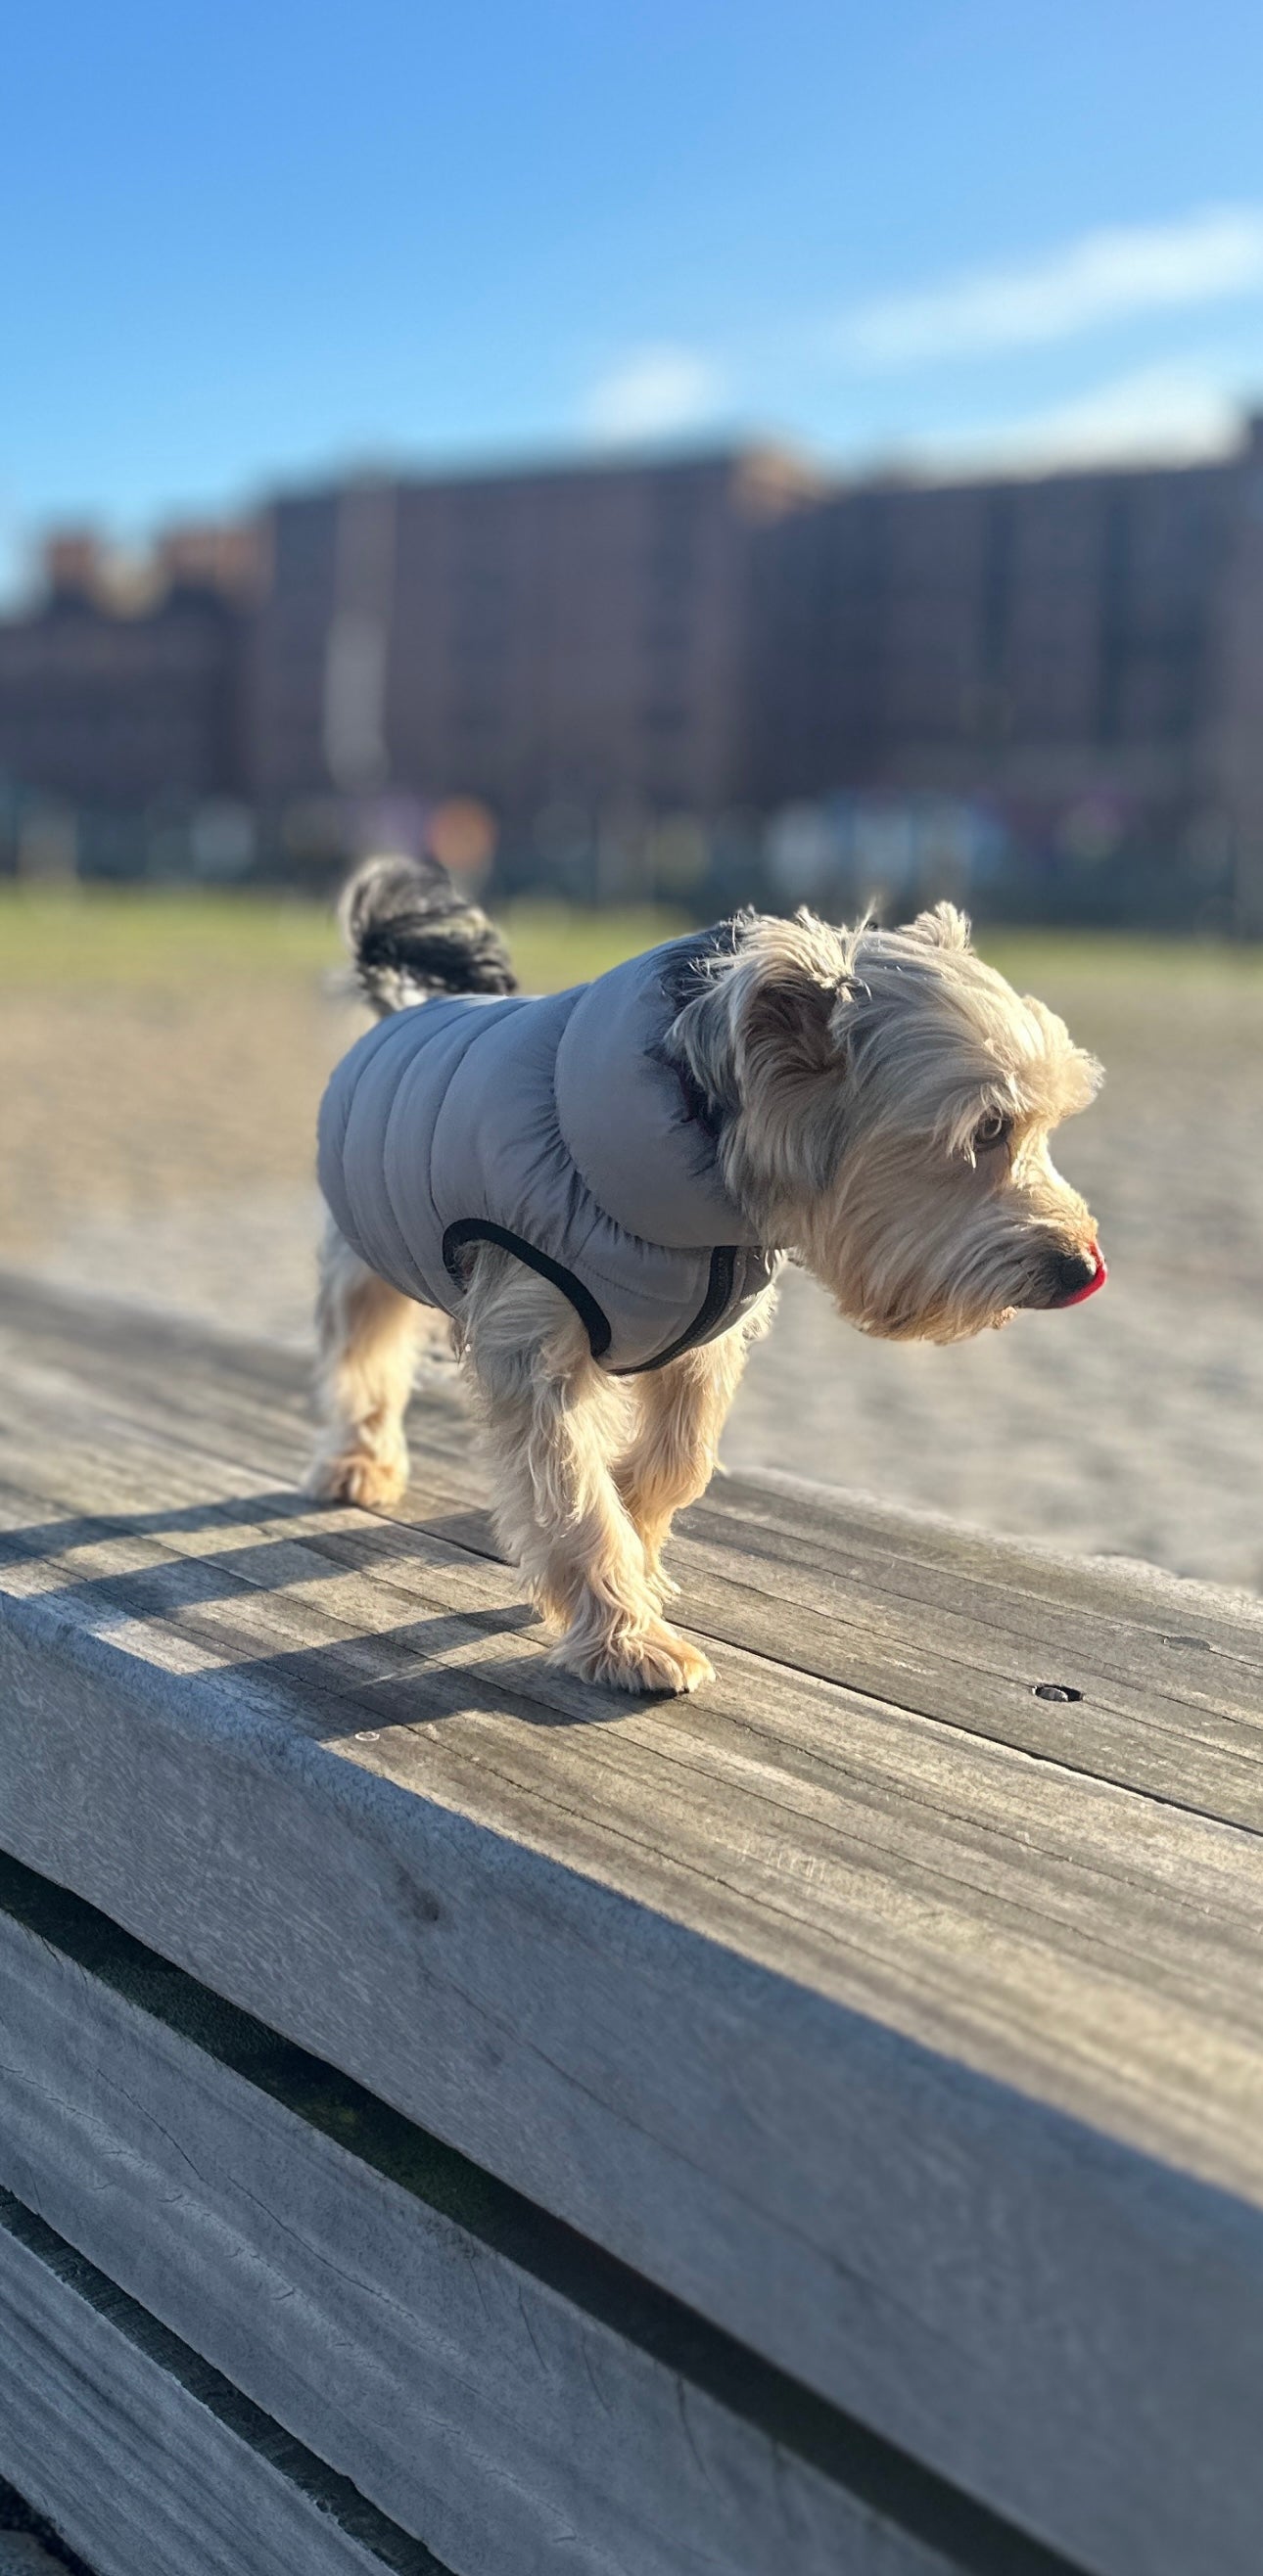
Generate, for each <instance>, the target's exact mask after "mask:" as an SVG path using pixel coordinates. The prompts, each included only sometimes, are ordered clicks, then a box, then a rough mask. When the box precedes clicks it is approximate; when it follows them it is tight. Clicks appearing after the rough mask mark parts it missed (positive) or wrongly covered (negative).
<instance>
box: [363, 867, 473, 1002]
mask: <svg viewBox="0 0 1263 2576" xmlns="http://www.w3.org/2000/svg"><path fill="white" fill-rule="evenodd" d="M338 919H339V921H340V923H341V925H342V934H343V937H344V938H345V940H346V943H347V946H348V948H349V949H350V951H351V955H352V958H353V959H354V961H355V972H356V975H357V976H358V978H359V982H360V985H361V987H362V989H363V992H364V995H365V998H366V1000H367V1001H368V1002H369V1003H371V1005H372V1008H373V1009H374V1010H375V1011H376V1012H377V1014H378V1016H379V1018H385V1016H386V1013H387V1012H388V1011H403V1010H407V1009H408V1008H409V1007H410V1006H411V1005H412V1004H413V1003H415V1002H424V1001H425V1000H426V999H427V998H428V996H429V995H430V994H432V993H516V991H517V989H518V982H517V977H516V975H515V974H514V972H513V968H512V966H511V965H510V963H509V954H508V950H507V949H506V947H505V945H504V942H503V940H502V939H501V937H500V934H499V932H498V930H497V929H496V928H495V925H494V923H493V922H490V921H488V919H487V916H486V913H485V912H482V911H480V910H479V907H478V905H477V904H476V903H467V902H466V900H465V897H464V896H463V895H461V894H458V893H457V890H456V888H455V886H454V885H453V883H452V880H451V878H450V877H449V875H448V873H447V870H446V868H442V867H440V866H439V863H438V861H437V859H363V860H361V862H360V865H359V866H358V867H357V868H356V869H355V871H354V873H353V875H351V876H350V877H349V878H348V880H347V882H346V884H345V886H344V887H343V889H342V899H341V902H340V903H339V905H338Z"/></svg>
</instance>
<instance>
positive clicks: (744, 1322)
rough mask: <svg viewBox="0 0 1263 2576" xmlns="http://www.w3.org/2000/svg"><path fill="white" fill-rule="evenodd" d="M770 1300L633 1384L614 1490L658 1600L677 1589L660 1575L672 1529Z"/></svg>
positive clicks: (772, 1294) (704, 1476)
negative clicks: (633, 1408) (633, 1419)
mask: <svg viewBox="0 0 1263 2576" xmlns="http://www.w3.org/2000/svg"><path fill="white" fill-rule="evenodd" d="M776 1294H777V1292H776V1289H775V1288H774V1287H772V1288H769V1289H767V1290H766V1292H765V1294H764V1295H763V1296H762V1297H761V1298H760V1299H759V1301H758V1303H757V1305H754V1306H752V1307H751V1308H750V1309H749V1311H748V1313H747V1314H745V1315H743V1317H742V1319H741V1321H740V1323H738V1324H733V1325H732V1326H731V1327H730V1329H729V1330H728V1332H726V1333H721V1334H720V1335H719V1337H718V1339H717V1340H715V1341H713V1342H704V1343H703V1344H702V1346H701V1348H700V1349H698V1350H695V1351H685V1352H684V1353H683V1354H682V1356H681V1357H680V1358H679V1359H678V1360H670V1361H668V1363H667V1366H666V1367H665V1368H662V1369H652V1370H649V1371H648V1372H647V1373H646V1374H645V1375H644V1376H643V1377H638V1378H637V1379H636V1380H635V1381H634V1385H635V1394H636V1398H637V1415H638V1418H637V1424H636V1429H635V1433H634V1435H633V1438H632V1442H631V1446H630V1448H628V1449H627V1450H626V1452H625V1453H624V1455H623V1457H622V1458H621V1459H620V1460H619V1463H618V1467H617V1470H616V1474H617V1481H618V1490H619V1492H620V1494H621V1495H622V1497H623V1501H624V1503H625V1504H626V1506H627V1510H628V1512H629V1514H630V1516H631V1518H632V1520H633V1521H634V1522H635V1525H636V1528H637V1529H638V1530H639V1532H640V1536H641V1539H642V1541H643V1544H644V1550H645V1559H646V1563H647V1565H648V1568H649V1574H650V1579H651V1580H652V1581H653V1582H655V1583H657V1585H658V1586H659V1589H660V1590H661V1591H662V1592H664V1593H665V1592H673V1591H675V1590H677V1589H678V1587H677V1586H676V1585H675V1584H673V1583H671V1582H670V1581H669V1579H668V1577H667V1576H665V1575H664V1574H663V1573H662V1572H661V1560H662V1551H663V1548H664V1547H665V1545H666V1542H667V1538H668V1536H669V1534H670V1529H671V1523H672V1521H673V1520H674V1518H675V1515H676V1513H677V1512H679V1511H683V1509H684V1507H685V1505H686V1504H687V1503H695V1502H696V1501H697V1499H698V1496H699V1495H700V1494H704V1493H705V1491H706V1488H707V1486H708V1484H709V1483H710V1480H711V1477H712V1476H713V1474H714V1472H715V1459H716V1455H717V1452H718V1449H719V1440H720V1434H721V1432H722V1431H723V1427H724V1424H725V1422H726V1421H727V1419H728V1413H729V1409H730V1407H731V1404H732V1399H733V1397H734V1395H735V1394H736V1392H737V1388H738V1386H739V1385H740V1383H741V1373H742V1370H743V1369H744V1367H745V1364H746V1355H747V1353H748V1351H749V1348H750V1344H751V1342H753V1341H757V1340H758V1339H759V1336H760V1335H761V1334H762V1333H765V1332H766V1331H767V1328H768V1325H769V1323H770V1322H771V1319H772V1312H773V1308H774V1307H775V1303H776Z"/></svg>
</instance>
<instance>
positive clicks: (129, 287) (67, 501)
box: [0, 0, 1263, 579]
mask: <svg viewBox="0 0 1263 2576" xmlns="http://www.w3.org/2000/svg"><path fill="white" fill-rule="evenodd" d="M5 90H6V98H5V107H4V115H3V150H2V151H0V227H2V231H0V238H2V239H3V241H4V244H5V254H4V264H3V265H4V279H5V283H4V293H3V341H2V342H0V347H2V349H3V358H2V361H0V364H2V367H3V383H2V384H0V578H2V577H4V576H5V573H6V569H7V576H8V578H10V579H12V576H13V568H14V566H15V564H16V563H17V562H18V561H19V559H20V556H21V552H22V548H23V545H24V543H25V541H26V540H27V539H28V538H29V536H30V535H31V534H32V533H33V532H34V531H36V530H38V528H39V527H40V526H41V525H43V524H45V523H47V522H48V521H49V520H50V519H52V518H57V517H61V518H66V517H77V516H83V515H88V516H91V517H93V518H100V519H102V520H103V521H104V522H105V523H106V524H107V525H109V526H111V527H113V528H114V529H115V530H116V531H117V532H118V533H119V534H120V535H121V536H123V537H125V538H126V537H131V536H135V535H137V534H138V533H140V532H142V531H143V530H144V529H145V528H146V527H148V526H151V525H153V524H154V523H155V522H158V521H160V520H162V519H163V518H164V517H169V516H171V515H173V514H175V513H177V512H183V511H198V510H201V509H218V508H221V507H223V506H226V505H227V506H231V505H235V504H237V503H239V502H241V501H246V500H249V499H250V498H252V497H254V496H255V495H257V494H258V493H259V492H260V491H263V490H266V489H267V488H269V487H270V486H271V485H273V484H274V483H276V482H278V481H279V482H285V481H290V482H292V481H297V480H302V479H306V478H310V477H311V476H313V475H316V474H320V473H322V472H325V471H327V470H330V469H332V468H334V467H336V466H338V465H340V464H342V463H345V462H347V461H385V460H392V459H404V458H407V459H413V460H418V461H424V460H425V459H427V458H433V459H438V458H443V459H448V458H451V457H453V456H465V455H476V456H478V457H484V456H485V457H493V456H497V455H502V454H509V455H511V454H515V453H520V452H522V451H524V450H529V451H534V450H539V449H557V448H563V447H565V448H568V447H585V446H586V447H589V448H591V447H594V446H596V447H600V446H601V445H607V446H608V445H620V444H624V443H628V442H634V441H636V440H638V439H646V440H659V439H664V438H666V439H677V438H687V439H700V438H710V437H716V436H720V435H727V434H730V433H732V432H736V431H750V430H758V431H768V432H772V433H775V434H777V435H780V436H782V437H787V438H790V439H793V440H795V441H797V442H799V443H801V444H803V445H804V446H806V447H807V448H808V449H811V450H814V451H816V452H818V453H822V454H824V455H826V456H828V457H832V458H836V459H839V460H846V461H854V462H857V463H865V464H867V463H870V462H872V461H873V460H874V459H876V458H879V457H880V458H889V457H891V456H894V457H896V458H902V459H909V460H913V461H926V462H929V463H932V464H936V465H939V466H942V465H949V466H950V465H956V464H963V465H966V466H968V465H972V464H974V463H975V462H977V463H983V462H988V461H990V460H992V459H994V458H1000V459H1008V460H1010V461H1012V462H1014V463H1015V464H1019V465H1020V464H1023V463H1038V462H1040V461H1043V459H1044V458H1045V457H1048V456H1058V455H1065V456H1069V457H1075V456H1086V455H1090V454H1096V453H1100V454H1117V453H1124V452H1127V451H1128V450H1137V451H1139V452H1166V453H1172V454H1181V453H1184V454H1187V453H1194V452H1200V451H1202V450H1206V449H1208V448H1213V447H1214V446H1215V445H1216V444H1217V443H1218V444H1222V443H1223V441H1224V440H1225V438H1226V437H1227V436H1228V435H1229V434H1230V423H1231V420H1232V416H1233V412H1234V408H1235V406H1236V405H1237V404H1238V403H1239V402H1240V401H1241V400H1242V399H1243V398H1248V397H1249V396H1250V395H1253V396H1254V397H1255V398H1256V400H1259V401H1263V151H1261V149H1260V140H1259V138H1260V100H1261V99H1263V12H1261V11H1260V10H1259V9H1258V7H1257V5H1254V0H1250V5H1246V4H1245V0H1241V5H1237V0H1230V5H1224V0H1209V5H1203V6H1201V7H1200V8H1196V9H1195V8H1193V7H1192V6H1191V5H1188V6H1184V7H1181V8H1172V7H1169V6H1167V5H1165V0H1146V5H1143V6H1141V5H1132V0H1126V5H1124V0H1059V5H1058V6H1057V7H1056V8H1035V7H1021V6H1017V5H1014V0H1003V5H999V0H886V5H885V6H884V7H882V8H873V7H872V6H871V0H870V5H867V6H865V7H863V8H860V7H857V6H855V5H853V0H829V4H828V5H816V0H782V5H780V6H770V5H765V0H634V5H623V6H621V7H615V6H612V5H609V0H530V5H529V6H527V5H506V0H484V5H483V6H482V7H481V8H472V9H471V8H469V7H466V8H465V9H464V10H463V11H458V10H455V9H451V8H439V7H437V6H434V5H429V6H424V5H416V4H415V0H414V5H411V6H401V5H393V0H359V5H358V7H357V8H356V9H355V10H351V9H349V8H345V7H343V8H337V7H333V6H329V5H325V0H305V5H304V6H303V7H301V8H300V7H298V6H296V5H293V0H252V5H250V6H249V7H246V6H244V5H241V0H215V5H212V6H205V5H201V0H160V4H159V0H110V5H109V6H108V7H107V8H103V7H102V6H101V5H100V0H92V4H91V5H85V0H63V5H61V6H59V7H58V8H57V9H55V10H52V9H49V10H44V11H36V10H33V9H28V10H25V11H23V12H22V13H21V14H20V17H19V18H18V19H17V20H15V21H14V22H13V24H12V25H11V27H10V30H9V34H8V39H7V44H6V77H5Z"/></svg>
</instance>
